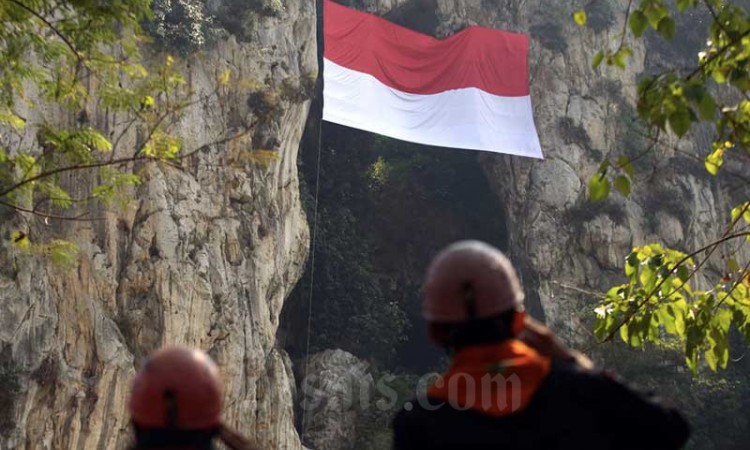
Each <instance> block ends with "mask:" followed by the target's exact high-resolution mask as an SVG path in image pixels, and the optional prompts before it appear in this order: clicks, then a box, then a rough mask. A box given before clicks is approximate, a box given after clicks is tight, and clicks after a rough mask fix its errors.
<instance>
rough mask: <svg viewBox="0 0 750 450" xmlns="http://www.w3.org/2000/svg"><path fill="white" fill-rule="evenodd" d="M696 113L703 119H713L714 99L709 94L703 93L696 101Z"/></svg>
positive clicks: (714, 113) (714, 110) (714, 112)
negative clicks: (698, 100)
mask: <svg viewBox="0 0 750 450" xmlns="http://www.w3.org/2000/svg"><path fill="white" fill-rule="evenodd" d="M698 114H699V115H700V118H701V119H703V120H713V118H714V117H715V116H716V101H714V98H713V97H712V96H711V94H708V93H706V94H704V95H703V97H702V98H701V100H700V102H698Z"/></svg>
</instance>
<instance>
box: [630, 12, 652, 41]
mask: <svg viewBox="0 0 750 450" xmlns="http://www.w3.org/2000/svg"><path fill="white" fill-rule="evenodd" d="M628 24H629V25H630V31H632V32H633V35H634V36H635V37H641V35H643V32H644V31H646V27H647V26H648V19H646V15H645V14H643V11H641V10H639V9H637V10H635V11H633V12H632V13H631V14H630V20H629V21H628Z"/></svg>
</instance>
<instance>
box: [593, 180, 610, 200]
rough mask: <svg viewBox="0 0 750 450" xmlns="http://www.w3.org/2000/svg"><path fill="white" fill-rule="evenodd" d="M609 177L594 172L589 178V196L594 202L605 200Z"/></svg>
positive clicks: (607, 194)
mask: <svg viewBox="0 0 750 450" xmlns="http://www.w3.org/2000/svg"><path fill="white" fill-rule="evenodd" d="M609 190H610V185H609V179H608V178H607V177H605V176H604V175H602V174H600V173H596V174H594V176H592V177H591V179H590V180H589V197H590V198H591V200H592V201H594V202H599V201H602V200H605V199H606V198H607V197H609Z"/></svg>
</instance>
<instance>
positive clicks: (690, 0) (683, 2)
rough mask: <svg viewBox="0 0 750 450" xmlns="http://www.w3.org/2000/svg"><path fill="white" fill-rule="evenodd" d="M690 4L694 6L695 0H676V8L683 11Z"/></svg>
mask: <svg viewBox="0 0 750 450" xmlns="http://www.w3.org/2000/svg"><path fill="white" fill-rule="evenodd" d="M691 6H695V0H677V10H678V11H679V12H685V10H687V9H688V8H690V7H691Z"/></svg>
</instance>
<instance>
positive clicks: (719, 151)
mask: <svg viewBox="0 0 750 450" xmlns="http://www.w3.org/2000/svg"><path fill="white" fill-rule="evenodd" d="M723 164H724V147H718V146H717V147H716V148H715V149H714V151H713V152H711V154H710V155H708V156H707V157H706V162H705V166H706V170H707V171H708V173H710V174H711V175H714V176H716V174H718V173H719V169H720V168H721V166H722V165H723Z"/></svg>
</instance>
